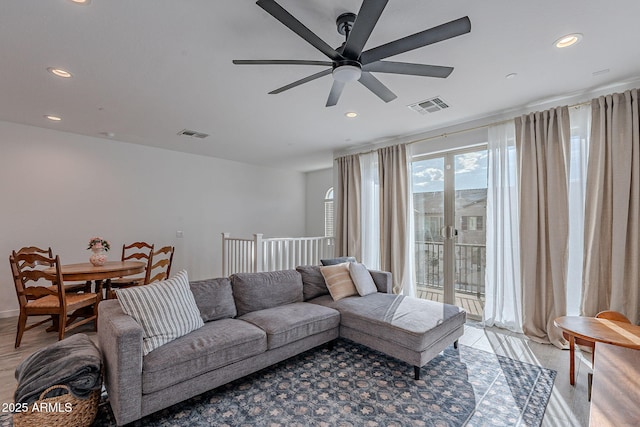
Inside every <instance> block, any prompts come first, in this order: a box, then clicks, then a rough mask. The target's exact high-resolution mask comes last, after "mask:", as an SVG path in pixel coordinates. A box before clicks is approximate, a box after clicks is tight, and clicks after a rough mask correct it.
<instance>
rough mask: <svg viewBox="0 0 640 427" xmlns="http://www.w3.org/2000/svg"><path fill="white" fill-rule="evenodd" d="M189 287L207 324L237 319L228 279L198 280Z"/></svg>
mask: <svg viewBox="0 0 640 427" xmlns="http://www.w3.org/2000/svg"><path fill="white" fill-rule="evenodd" d="M189 286H190V287H191V292H192V293H193V296H194V298H195V300H196V304H197V305H198V309H199V310H200V316H201V317H202V320H204V321H205V322H209V321H211V320H218V319H225V318H231V317H236V314H237V312H236V303H235V301H234V300H233V292H232V291H231V280H229V279H228V278H226V277H221V278H218V279H208V280H198V281H196V282H191V283H190V284H189Z"/></svg>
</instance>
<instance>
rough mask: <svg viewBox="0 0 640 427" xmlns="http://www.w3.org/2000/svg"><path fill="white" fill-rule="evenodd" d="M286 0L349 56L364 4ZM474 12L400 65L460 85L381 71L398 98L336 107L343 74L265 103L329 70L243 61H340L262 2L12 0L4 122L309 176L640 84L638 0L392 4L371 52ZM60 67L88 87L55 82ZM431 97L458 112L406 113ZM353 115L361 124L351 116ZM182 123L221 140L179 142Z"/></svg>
mask: <svg viewBox="0 0 640 427" xmlns="http://www.w3.org/2000/svg"><path fill="white" fill-rule="evenodd" d="M279 3H280V5H282V6H283V7H284V8H285V9H287V10H288V11H289V12H290V13H291V14H292V15H294V16H295V17H296V18H298V19H299V20H300V21H301V22H302V23H304V24H305V25H306V26H307V27H309V28H310V29H311V30H312V31H314V32H315V33H316V34H317V35H318V36H320V37H321V38H322V39H323V40H325V41H326V42H327V43H328V44H330V45H331V46H334V47H337V46H339V45H340V44H341V43H342V42H343V39H342V37H343V36H341V35H339V34H338V33H337V31H336V27H335V18H336V17H337V16H338V15H339V14H341V13H342V12H346V11H351V12H356V13H357V11H358V9H359V8H360V4H361V1H359V0H342V1H339V0H307V1H300V0H299V1H295V0H279ZM465 15H467V16H469V18H470V19H471V33H470V34H465V35H463V36H460V37H456V38H453V39H450V40H447V41H444V42H441V43H438V44H434V45H431V46H427V47H424V48H421V49H418V50H415V51H412V52H408V53H405V54H402V55H398V56H396V57H394V58H393V60H395V61H406V62H417V63H425V64H435V65H447V66H453V67H455V70H454V71H453V73H452V74H451V76H450V77H449V78H447V79H433V78H424V77H413V76H406V75H391V74H377V75H376V76H377V77H378V78H379V80H381V81H382V82H383V83H384V84H386V85H387V86H388V87H389V88H390V89H391V90H392V91H393V92H395V93H396V94H397V95H398V98H397V99H396V100H394V101H392V102H390V103H388V104H385V103H384V102H382V101H380V100H379V99H378V98H377V97H376V96H375V95H373V94H372V93H371V92H369V91H368V90H367V89H366V88H364V87H363V86H362V85H360V84H357V83H352V84H350V85H349V86H348V87H347V88H346V89H345V91H344V93H343V95H342V97H341V99H340V101H339V103H338V105H337V106H335V107H331V108H326V107H325V106H324V105H325V102H326V99H327V95H328V93H329V89H330V87H331V82H332V79H331V77H330V76H326V77H323V78H320V79H317V80H315V81H313V82H310V83H307V84H304V85H302V86H298V87H296V88H294V89H291V90H289V91H286V92H284V93H282V94H279V95H268V94H267V92H269V91H271V90H273V89H276V88H278V87H280V86H283V85H285V84H288V83H291V82H293V81H295V80H298V79H300V78H302V77H305V76H308V75H310V74H313V73H315V72H317V71H320V70H322V68H320V67H313V66H237V65H233V64H232V63H231V60H232V59H311V60H326V58H325V57H324V55H323V54H321V53H320V52H318V51H316V50H315V48H313V47H311V46H310V45H308V44H307V43H306V42H305V41H304V40H302V39H301V38H299V37H298V36H297V35H296V34H294V33H293V32H291V31H290V30H289V29H288V28H286V27H285V26H284V25H282V24H281V23H280V22H278V21H276V20H275V19H274V18H273V17H271V16H270V15H268V14H267V13H266V12H264V11H263V10H262V9H261V8H259V7H258V6H257V5H256V4H255V1H252V0H226V1H223V0H182V1H168V0H164V1H159V0H92V2H91V4H90V5H88V6H78V5H75V4H74V3H72V2H71V1H70V0H47V1H42V0H2V4H1V6H0V58H2V59H1V60H0V120H4V121H10V122H16V123H23V124H27V125H32V126H39V127H45V128H51V129H58V130H62V131H66V132H73V133H78V134H83V135H90V136H96V137H102V138H104V140H105V143H108V139H109V138H108V137H107V136H105V135H106V134H108V133H112V134H113V136H112V138H113V139H116V140H119V141H125V142H131V143H136V144H144V145H151V146H156V147H162V148H167V149H171V150H177V151H184V152H189V153H196V154H203V155H208V156H214V157H219V158H224V159H231V160H237V161H241V162H247V163H253V164H260V165H265V166H272V167H283V168H290V169H296V170H301V171H308V170H314V169H319V168H323V167H329V166H330V165H331V159H332V152H333V150H340V149H345V148H347V147H352V146H356V145H361V144H365V143H371V142H374V141H376V142H377V141H380V140H384V139H387V138H394V137H397V136H402V135H408V134H415V133H419V132H423V131H428V130H432V129H437V128H441V127H444V126H448V125H452V124H456V123H460V122H464V121H468V120H471V119H477V118H479V117H484V116H490V115H493V114H497V113H500V112H504V111H506V110H510V109H513V108H518V107H522V106H525V105H527V104H530V103H532V102H535V101H536V100H541V99H549V98H553V97H562V95H563V94H575V93H576V92H580V91H587V90H591V89H593V88H598V87H602V86H604V85H608V84H612V83H615V82H620V81H625V80H629V79H633V78H637V77H638V76H640V60H639V58H640V29H639V27H638V16H640V2H639V1H638V0H607V1H603V0H583V1H579V2H559V1H554V0H539V1H513V0H485V1H478V0H465V1H446V2H445V1H436V0H391V1H389V4H388V5H387V7H386V9H385V11H384V13H383V14H382V16H381V18H380V20H379V21H378V25H377V26H376V28H375V30H374V32H373V34H372V35H371V38H370V39H369V41H368V43H367V45H366V47H365V49H368V48H372V47H375V46H378V45H380V44H383V43H387V42H389V41H392V40H395V39H397V38H400V37H403V36H406V35H409V34H413V33H415V32H418V31H422V30H424V29H427V28H430V27H433V26H436V25H439V24H442V23H444V22H448V21H450V20H453V19H457V18H460V17H462V16H465ZM573 32H580V33H583V34H584V39H583V40H582V42H581V43H579V44H577V45H575V46H573V47H570V48H567V49H563V50H559V49H556V48H554V47H553V45H552V44H553V41H554V40H555V39H557V38H558V37H560V36H562V35H564V34H567V33H573ZM47 67H60V68H65V69H67V70H69V71H70V72H71V73H73V75H74V77H73V78H72V79H61V78H57V77H54V76H53V75H51V74H49V73H48V72H47V71H46V68H47ZM607 69H608V70H609V71H608V72H606V73H602V74H597V75H594V74H593V73H594V72H599V71H601V70H607ZM509 73H517V77H516V78H514V79H506V78H505V76H506V75H507V74H509ZM433 96H440V97H442V98H443V99H444V100H445V101H447V102H448V103H449V104H450V105H451V108H449V109H447V110H444V111H441V112H438V113H435V114H427V115H420V114H418V113H416V112H414V111H411V110H409V109H408V108H407V105H409V104H412V103H414V102H417V101H422V100H424V99H427V98H430V97H433ZM347 111H356V112H358V114H359V117H357V118H356V119H347V118H346V117H345V116H344V113H345V112H347ZM46 114H55V115H59V116H60V117H62V119H63V120H62V121H61V122H58V123H53V122H50V121H48V120H47V119H45V118H44V117H43V116H44V115H46ZM184 128H187V129H191V130H195V131H198V132H204V133H207V134H210V137H208V138H206V139H204V140H200V139H193V138H187V137H184V136H178V135H177V133H178V132H179V131H180V130H182V129H184Z"/></svg>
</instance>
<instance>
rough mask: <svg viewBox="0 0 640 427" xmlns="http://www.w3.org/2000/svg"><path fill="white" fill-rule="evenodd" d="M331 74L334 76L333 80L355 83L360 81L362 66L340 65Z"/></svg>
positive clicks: (356, 64)
mask: <svg viewBox="0 0 640 427" xmlns="http://www.w3.org/2000/svg"><path fill="white" fill-rule="evenodd" d="M331 74H333V79H334V80H337V81H339V82H343V83H347V82H355V81H356V80H360V76H362V68H360V64H358V63H355V64H344V65H338V66H336V67H335V68H334V69H333V71H332V73H331Z"/></svg>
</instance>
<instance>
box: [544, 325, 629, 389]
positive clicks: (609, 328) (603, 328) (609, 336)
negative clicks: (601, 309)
mask: <svg viewBox="0 0 640 427" xmlns="http://www.w3.org/2000/svg"><path fill="white" fill-rule="evenodd" d="M553 323H554V325H556V326H557V327H558V328H560V329H562V330H563V331H564V332H565V333H566V334H567V335H568V337H569V383H570V384H571V385H574V384H575V347H576V342H575V339H576V338H581V339H583V340H585V341H590V342H593V343H597V342H601V343H605V344H611V345H617V346H620V347H626V348H633V349H640V326H636V325H632V324H629V323H623V322H616V321H614V320H607V319H597V318H595V317H582V316H563V317H558V318H557V319H556V320H554V321H553Z"/></svg>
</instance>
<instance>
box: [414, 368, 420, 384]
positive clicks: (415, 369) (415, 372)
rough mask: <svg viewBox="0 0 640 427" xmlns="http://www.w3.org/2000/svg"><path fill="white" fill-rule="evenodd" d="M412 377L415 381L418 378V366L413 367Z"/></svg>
mask: <svg viewBox="0 0 640 427" xmlns="http://www.w3.org/2000/svg"><path fill="white" fill-rule="evenodd" d="M413 378H414V379H415V380H416V381H417V380H419V379H420V366H414V367H413Z"/></svg>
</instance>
